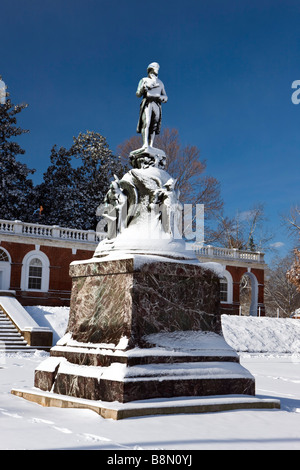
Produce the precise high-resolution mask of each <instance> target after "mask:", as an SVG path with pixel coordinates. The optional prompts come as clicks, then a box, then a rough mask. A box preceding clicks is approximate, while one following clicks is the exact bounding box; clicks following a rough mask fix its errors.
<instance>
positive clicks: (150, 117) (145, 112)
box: [136, 62, 168, 148]
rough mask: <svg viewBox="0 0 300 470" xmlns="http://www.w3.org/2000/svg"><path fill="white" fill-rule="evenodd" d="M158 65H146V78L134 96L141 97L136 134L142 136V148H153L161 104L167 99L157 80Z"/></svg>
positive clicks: (158, 127) (140, 83) (157, 131)
mask: <svg viewBox="0 0 300 470" xmlns="http://www.w3.org/2000/svg"><path fill="white" fill-rule="evenodd" d="M158 70H159V64H158V63H157V62H152V63H151V64H149V65H148V68H147V73H148V76H147V77H144V78H142V79H141V80H140V81H139V84H138V88H137V91H136V96H137V97H138V98H140V97H143V99H142V102H141V105H140V117H139V122H138V125H137V132H138V133H139V134H142V137H143V148H147V147H153V143H154V138H155V135H156V134H159V132H160V127H161V103H166V102H167V101H168V97H167V95H166V92H165V87H164V84H163V82H162V81H161V80H159V78H158Z"/></svg>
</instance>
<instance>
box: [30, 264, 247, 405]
mask: <svg viewBox="0 0 300 470" xmlns="http://www.w3.org/2000/svg"><path fill="white" fill-rule="evenodd" d="M70 273H71V275H72V278H73V288H72V297H71V307H70V317H69V324H68V328H67V332H66V335H65V336H64V337H63V338H62V339H61V340H60V341H59V342H58V343H57V344H56V346H55V347H53V348H51V350H50V357H49V358H47V359H46V360H45V361H44V362H42V363H41V364H40V366H39V367H37V369H36V371H35V381H34V385H35V387H36V389H39V390H41V391H44V392H46V393H48V392H50V391H51V393H54V394H55V395H59V396H65V397H69V399H71V398H72V399H73V398H74V399H83V400H91V401H101V402H108V403H111V402H119V403H123V404H125V403H129V402H133V401H137V400H151V399H168V398H174V397H199V396H203V397H204V396H212V395H213V396H215V395H222V396H227V395H247V396H253V395H254V394H255V381H254V378H253V376H252V375H251V374H250V373H249V372H248V371H247V370H246V369H244V368H243V367H242V366H241V365H240V363H239V358H238V355H237V354H236V352H235V351H234V350H233V349H232V348H231V347H230V346H229V345H228V344H227V343H226V342H225V340H224V338H223V336H222V332H221V322H220V314H219V278H218V276H217V275H216V274H215V273H214V272H213V271H212V270H209V269H205V268H203V267H202V266H200V265H199V263H198V262H193V261H187V260H172V259H166V258H162V257H159V256H156V257H153V256H152V257H149V256H142V255H127V256H126V257H123V258H121V259H120V258H119V259H115V260H113V259H111V257H110V256H108V259H106V258H105V257H104V258H102V259H97V260H96V259H92V260H88V261H86V262H81V263H74V264H73V265H71V267H70Z"/></svg>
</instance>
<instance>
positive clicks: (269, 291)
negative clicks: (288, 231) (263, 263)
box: [265, 254, 300, 317]
mask: <svg viewBox="0 0 300 470" xmlns="http://www.w3.org/2000/svg"><path fill="white" fill-rule="evenodd" d="M292 262H293V255H292V254H290V255H288V256H286V257H284V258H279V257H277V258H275V259H274V260H273V263H272V264H271V266H270V268H269V270H268V271H267V276H266V277H267V280H266V282H265V306H266V310H267V314H268V315H270V316H272V315H275V314H276V311H277V309H278V308H279V311H280V315H281V316H284V317H290V316H291V315H292V314H293V312H294V311H295V310H296V309H298V308H300V292H299V291H298V290H297V288H296V286H295V285H294V284H293V283H292V282H290V281H289V279H288V277H287V275H286V273H287V271H288V270H289V269H290V266H291V264H292Z"/></svg>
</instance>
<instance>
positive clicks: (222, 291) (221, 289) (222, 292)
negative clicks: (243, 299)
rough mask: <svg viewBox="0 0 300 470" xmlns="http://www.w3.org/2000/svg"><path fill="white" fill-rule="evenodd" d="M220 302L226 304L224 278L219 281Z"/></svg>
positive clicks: (226, 285)
mask: <svg viewBox="0 0 300 470" xmlns="http://www.w3.org/2000/svg"><path fill="white" fill-rule="evenodd" d="M220 300H221V302H228V282H227V279H226V277H222V279H220Z"/></svg>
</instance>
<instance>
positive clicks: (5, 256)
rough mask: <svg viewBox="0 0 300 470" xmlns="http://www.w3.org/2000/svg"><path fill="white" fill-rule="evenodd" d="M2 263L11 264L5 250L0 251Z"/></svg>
mask: <svg viewBox="0 0 300 470" xmlns="http://www.w3.org/2000/svg"><path fill="white" fill-rule="evenodd" d="M0 261H4V262H6V261H7V262H9V259H8V256H7V254H6V253H5V251H4V250H0Z"/></svg>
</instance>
